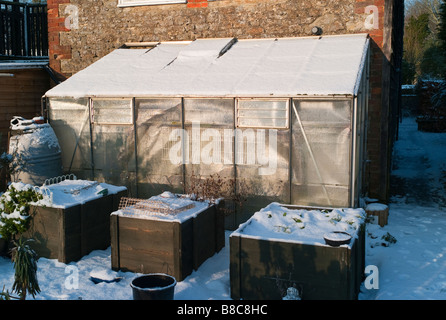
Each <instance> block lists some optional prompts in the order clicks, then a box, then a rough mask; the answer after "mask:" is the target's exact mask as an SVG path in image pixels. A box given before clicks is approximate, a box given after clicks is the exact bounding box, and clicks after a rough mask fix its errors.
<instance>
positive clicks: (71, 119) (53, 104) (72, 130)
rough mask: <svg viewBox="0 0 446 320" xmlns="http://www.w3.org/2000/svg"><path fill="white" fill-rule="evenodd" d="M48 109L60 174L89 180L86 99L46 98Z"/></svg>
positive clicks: (87, 107) (88, 128)
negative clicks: (59, 164) (60, 162)
mask: <svg viewBox="0 0 446 320" xmlns="http://www.w3.org/2000/svg"><path fill="white" fill-rule="evenodd" d="M48 109H49V110H48V112H49V122H50V124H51V126H52V127H53V129H54V132H55V133H56V136H57V139H58V140H59V144H60V147H61V151H62V165H63V168H64V172H66V173H74V174H75V175H76V176H78V177H79V178H85V179H90V178H93V176H92V171H91V170H92V168H93V162H92V159H91V139H90V110H89V100H88V98H80V99H74V98H50V99H49V108H48Z"/></svg>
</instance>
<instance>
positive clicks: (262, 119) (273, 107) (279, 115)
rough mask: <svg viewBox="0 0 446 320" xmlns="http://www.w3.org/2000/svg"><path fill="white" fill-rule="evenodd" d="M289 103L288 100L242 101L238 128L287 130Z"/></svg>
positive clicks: (238, 115)
mask: <svg viewBox="0 0 446 320" xmlns="http://www.w3.org/2000/svg"><path fill="white" fill-rule="evenodd" d="M288 102H289V101H288V99H287V100H253V99H249V100H246V99H240V100H238V106H237V126H238V127H240V128H242V127H258V128H287V127H288Z"/></svg>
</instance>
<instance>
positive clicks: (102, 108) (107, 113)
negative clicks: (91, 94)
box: [93, 98, 133, 124]
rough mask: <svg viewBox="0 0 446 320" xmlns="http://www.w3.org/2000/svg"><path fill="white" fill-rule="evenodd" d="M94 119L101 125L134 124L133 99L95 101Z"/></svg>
mask: <svg viewBox="0 0 446 320" xmlns="http://www.w3.org/2000/svg"><path fill="white" fill-rule="evenodd" d="M93 109H94V113H93V119H94V122H95V123H99V124H133V112H132V110H133V108H132V99H96V98H95V99H93Z"/></svg>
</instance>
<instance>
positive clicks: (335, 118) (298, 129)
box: [291, 100, 352, 206]
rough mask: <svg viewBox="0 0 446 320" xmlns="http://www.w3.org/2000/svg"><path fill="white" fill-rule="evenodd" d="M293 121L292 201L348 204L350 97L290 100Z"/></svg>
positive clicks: (306, 203)
mask: <svg viewBox="0 0 446 320" xmlns="http://www.w3.org/2000/svg"><path fill="white" fill-rule="evenodd" d="M296 112H297V114H296ZM292 121H293V122H292V127H293V133H292V156H291V159H292V160H291V164H292V166H291V167H292V176H291V179H292V181H291V182H292V195H291V200H292V203H293V204H299V205H313V206H339V204H341V206H349V188H350V181H351V180H350V179H351V175H350V170H351V141H352V130H351V101H316V100H313V101H293V110H292ZM310 191H311V192H310ZM339 197H340V198H339Z"/></svg>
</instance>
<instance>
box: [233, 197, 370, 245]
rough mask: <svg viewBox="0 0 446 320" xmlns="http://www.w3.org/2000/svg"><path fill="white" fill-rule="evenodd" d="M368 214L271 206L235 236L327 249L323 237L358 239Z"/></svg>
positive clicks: (342, 210)
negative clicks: (340, 235) (336, 235)
mask: <svg viewBox="0 0 446 320" xmlns="http://www.w3.org/2000/svg"><path fill="white" fill-rule="evenodd" d="M364 220H365V211H364V210H363V209H361V208H359V209H334V210H322V211H321V210H306V209H305V210H303V209H293V208H287V207H284V206H282V205H281V204H279V203H275V202H274V203H271V204H270V205H268V206H267V207H266V208H264V209H262V210H260V211H259V212H256V213H255V214H254V215H253V216H252V218H250V219H249V220H248V221H247V222H246V223H244V224H243V225H241V226H240V227H239V229H237V230H236V231H235V232H234V233H233V235H234V236H236V235H237V236H242V237H244V238H246V237H249V238H262V239H268V240H280V241H286V242H294V243H305V244H311V245H319V246H320V245H326V244H325V240H324V235H325V234H329V233H331V232H334V231H343V232H347V233H349V234H350V235H351V236H352V237H353V238H354V237H357V232H358V230H359V227H360V225H361V224H362V223H363V222H364Z"/></svg>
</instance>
